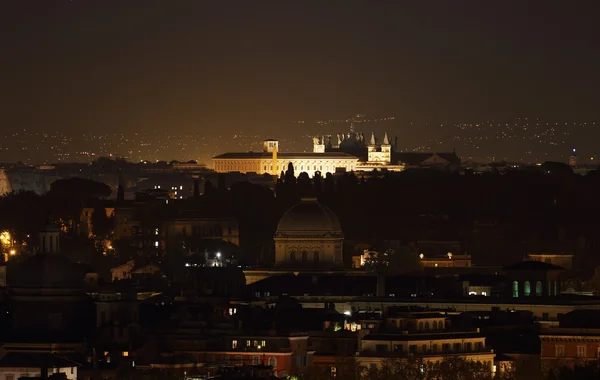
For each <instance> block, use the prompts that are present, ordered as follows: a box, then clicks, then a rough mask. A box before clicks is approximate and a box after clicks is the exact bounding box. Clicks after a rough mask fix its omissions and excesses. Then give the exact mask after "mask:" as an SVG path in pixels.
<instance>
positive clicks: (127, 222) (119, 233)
mask: <svg viewBox="0 0 600 380" xmlns="http://www.w3.org/2000/svg"><path fill="white" fill-rule="evenodd" d="M134 216H135V210H134V209H133V208H116V209H115V210H114V217H115V219H114V225H115V226H114V236H115V238H116V239H121V238H129V237H132V236H133V234H134V229H135V227H137V226H139V225H140V223H139V221H137V220H135V218H134Z"/></svg>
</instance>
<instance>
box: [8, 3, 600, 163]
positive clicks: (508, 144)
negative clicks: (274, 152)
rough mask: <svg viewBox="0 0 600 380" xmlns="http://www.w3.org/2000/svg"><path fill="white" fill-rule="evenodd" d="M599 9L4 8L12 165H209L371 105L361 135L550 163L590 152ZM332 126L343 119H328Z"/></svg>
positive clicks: (303, 135)
mask: <svg viewBox="0 0 600 380" xmlns="http://www.w3.org/2000/svg"><path fill="white" fill-rule="evenodd" d="M595 7H596V4H595V3H594V2H593V1H577V2H542V1H528V2H518V1H505V2H495V3H483V2H476V1H452V2H448V1H433V2H404V1H399V2H385V3H378V4H375V5H374V4H372V3H367V2H348V1H343V2H342V1H333V2H322V1H314V2H282V1H249V2H243V1H218V2H201V1H164V0H162V1H159V0H146V1H127V2H123V1H67V0H64V1H62V0H61V1H11V2H6V3H5V4H2V12H0V24H1V26H0V28H1V31H2V33H1V34H0V44H1V45H2V46H3V56H4V57H5V59H3V60H2V61H1V62H0V69H1V70H2V72H4V73H5V74H8V75H5V76H4V81H3V86H2V87H3V89H2V91H1V92H0V93H1V94H2V95H1V99H0V100H1V103H0V110H1V112H0V125H1V126H2V128H1V130H2V133H1V134H0V139H1V140H0V162H6V161H23V162H27V163H32V164H33V163H43V162H55V161H65V160H70V159H72V160H74V161H80V160H85V152H87V153H90V152H91V153H93V154H95V155H110V154H112V155H120V156H124V157H128V158H129V159H132V160H141V159H150V160H158V159H160V160H170V159H195V160H200V161H204V162H209V160H210V157H212V156H213V155H216V154H218V153H220V152H223V151H227V150H232V149H234V148H235V149H236V150H242V151H244V150H251V149H258V148H259V146H258V145H256V144H258V143H260V140H262V139H264V138H269V137H271V138H277V139H279V140H282V141H288V142H289V143H286V144H285V145H284V144H282V149H289V150H290V151H293V150H297V151H303V150H307V151H309V150H310V149H311V146H310V139H309V138H308V136H309V135H311V134H314V133H319V134H335V133H338V132H342V131H345V130H347V129H348V123H345V122H344V121H345V120H347V119H348V118H351V117H352V116H353V115H355V114H357V113H363V114H366V115H368V116H369V117H370V118H372V119H377V120H379V119H386V120H383V121H377V122H371V123H365V124H364V125H362V126H361V129H362V131H363V132H365V133H370V132H371V131H375V132H377V133H383V132H384V131H387V132H388V133H389V134H391V135H395V136H399V139H400V144H399V145H400V146H401V147H402V148H403V149H406V150H409V151H412V150H419V149H427V148H428V147H429V148H430V149H445V150H449V149H453V148H456V149H457V151H458V154H459V155H461V156H462V157H463V158H464V159H466V158H469V157H473V158H476V159H479V160H483V161H485V160H488V161H491V160H494V159H497V160H502V159H508V160H514V161H525V162H535V161H540V160H544V159H546V158H549V159H553V160H563V161H564V159H565V157H566V156H567V155H568V154H569V152H570V151H571V149H572V148H573V147H577V148H578V150H579V151H581V152H582V154H584V155H585V156H586V157H588V158H589V157H593V156H594V155H595V154H596V153H597V152H596V151H595V150H594V149H595V147H593V146H590V143H589V142H590V141H593V140H595V139H597V138H598V137H600V136H598V133H599V132H598V128H597V125H596V124H594V123H595V121H596V120H597V119H598V108H597V101H598V95H597V88H598V87H599V85H600V75H599V74H598V71H597V69H596V68H597V63H598V62H599V58H600V52H599V51H598V49H597V48H596V47H597V43H598V37H597V36H598V35H600V33H599V31H598V26H597V23H596V21H595V19H594V17H595V16H594V15H595V12H594V10H595ZM329 120H337V121H340V122H338V123H331V124H326V125H324V124H323V123H320V121H321V122H322V121H329ZM299 121H303V122H304V123H298V122H299ZM538 121H539V124H540V125H538ZM490 124H491V125H493V127H490V126H489V125H490ZM464 125H470V126H477V127H475V128H469V131H468V132H467V131H466V130H465V129H464V127H463V126H464ZM482 126H485V127H482ZM23 136H25V137H23ZM40 136H54V138H53V139H52V140H51V141H50V140H47V139H46V137H44V138H40ZM165 136H166V137H165ZM511 136H512V137H511ZM71 140H72V141H77V144H75V143H73V144H72V146H69V143H68V142H69V141H71ZM79 141H81V143H79ZM486 141H487V143H486V144H479V143H478V142H486ZM523 142H526V143H529V142H535V144H533V145H531V146H524V144H523ZM107 144H110V145H111V146H112V148H109V147H107ZM182 144H185V146H184V147H182ZM477 145H481V147H479V148H478V147H477ZM82 146H85V149H81V147H82ZM49 147H52V148H50V149H49V150H50V152H48V153H41V154H38V153H35V152H36V151H39V150H44V149H48V148H49ZM56 147H62V149H63V150H64V151H65V152H64V154H67V156H64V154H63V153H60V154H59V153H58V152H57V151H56ZM145 147H148V149H145ZM483 147H485V152H482V151H481V150H482V148H483ZM82 152H84V154H82Z"/></svg>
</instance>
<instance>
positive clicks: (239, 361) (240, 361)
mask: <svg viewBox="0 0 600 380" xmlns="http://www.w3.org/2000/svg"><path fill="white" fill-rule="evenodd" d="M235 364H238V365H241V364H244V361H243V360H242V355H235Z"/></svg>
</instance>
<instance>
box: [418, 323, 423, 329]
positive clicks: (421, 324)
mask: <svg viewBox="0 0 600 380" xmlns="http://www.w3.org/2000/svg"><path fill="white" fill-rule="evenodd" d="M419 330H423V322H419Z"/></svg>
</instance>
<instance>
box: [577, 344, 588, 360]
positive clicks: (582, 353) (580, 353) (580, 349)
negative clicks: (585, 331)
mask: <svg viewBox="0 0 600 380" xmlns="http://www.w3.org/2000/svg"><path fill="white" fill-rule="evenodd" d="M586 348H587V346H577V357H578V358H585V357H586V356H587V352H586V351H587V350H586Z"/></svg>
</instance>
